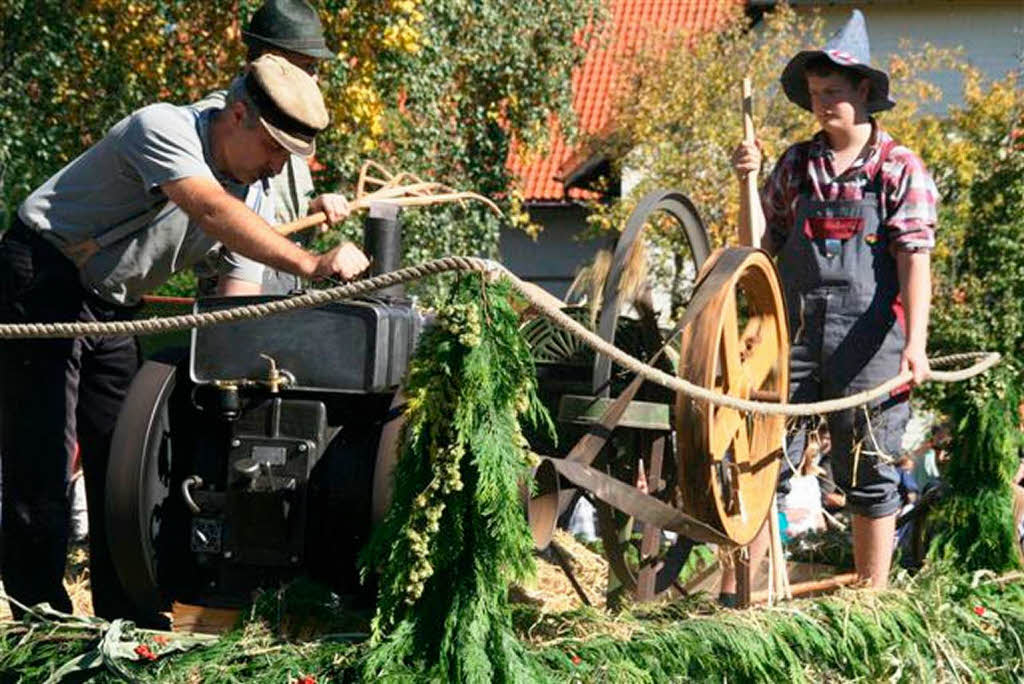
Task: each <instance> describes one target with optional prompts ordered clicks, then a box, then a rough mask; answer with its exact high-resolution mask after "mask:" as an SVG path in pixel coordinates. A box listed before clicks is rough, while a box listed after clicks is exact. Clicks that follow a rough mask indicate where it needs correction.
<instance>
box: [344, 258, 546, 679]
mask: <svg viewBox="0 0 1024 684" xmlns="http://www.w3.org/2000/svg"><path fill="white" fill-rule="evenodd" d="M510 297H511V288H510V287H508V286H507V284H505V283H487V282H486V280H484V278H483V277H481V276H477V275H473V276H467V277H463V278H461V279H460V280H459V281H458V283H457V284H456V286H455V287H454V288H453V291H452V297H451V300H450V301H449V302H448V304H447V305H446V306H444V307H442V308H441V310H440V311H439V312H438V317H437V322H436V325H434V326H433V327H432V328H431V329H430V330H429V331H427V332H426V333H425V334H424V335H423V337H422V338H421V341H420V344H419V347H418V349H417V353H416V357H415V358H414V360H413V362H412V364H411V366H410V373H409V379H408V383H407V386H406V388H405V393H406V396H407V397H408V405H407V410H406V424H405V428H404V433H403V435H404V438H403V442H402V448H401V453H400V455H399V460H398V463H397V466H396V468H395V474H394V486H395V489H394V500H393V503H392V505H391V508H390V510H389V511H388V514H387V515H386V517H385V519H384V521H383V523H382V525H381V526H380V527H379V528H378V530H376V531H375V533H374V535H373V536H372V538H371V540H370V542H369V544H368V546H367V548H366V549H365V551H364V553H363V557H362V558H363V565H364V570H365V571H372V570H377V571H378V572H379V575H380V584H379V586H380V590H379V596H378V603H377V614H376V617H375V618H374V622H373V627H372V637H371V649H370V651H369V653H368V655H367V657H366V660H365V666H364V675H365V676H366V677H367V678H377V677H380V676H388V675H398V674H408V673H410V672H412V671H418V672H419V673H420V674H426V675H427V676H428V677H429V678H437V679H440V680H443V681H460V682H493V681H510V682H512V681H535V680H536V679H537V674H538V673H537V672H536V671H535V668H533V667H532V666H531V664H530V662H529V661H528V660H527V659H526V657H525V652H524V650H523V648H522V646H521V644H520V643H519V641H518V640H517V638H516V636H515V634H514V632H513V630H512V623H511V617H510V615H509V611H508V606H507V594H508V586H509V584H510V583H512V582H518V581H522V580H524V579H526V578H527V577H529V576H530V575H532V573H533V572H534V565H533V556H532V547H533V544H532V539H531V536H530V531H529V528H528V526H527V523H526V519H525V516H524V514H523V510H522V505H521V497H520V487H521V485H522V483H523V482H524V481H526V480H527V478H528V477H529V473H530V468H531V466H533V465H535V461H534V460H533V459H534V458H535V457H534V456H533V455H532V454H531V452H530V450H529V448H528V445H527V443H526V440H525V438H524V437H523V433H522V428H521V425H520V420H521V419H526V420H529V421H532V422H535V423H536V422H541V423H546V424H547V425H548V427H549V428H553V426H551V424H550V418H549V417H548V416H547V413H546V411H545V410H544V408H543V407H542V406H541V405H540V402H539V401H538V399H537V395H536V372H535V369H534V366H533V360H532V356H531V354H530V349H529V347H528V346H527V344H526V342H525V341H524V340H523V338H522V336H521V335H520V334H519V321H518V317H517V315H516V313H515V311H514V310H513V308H512V305H511V302H510Z"/></svg>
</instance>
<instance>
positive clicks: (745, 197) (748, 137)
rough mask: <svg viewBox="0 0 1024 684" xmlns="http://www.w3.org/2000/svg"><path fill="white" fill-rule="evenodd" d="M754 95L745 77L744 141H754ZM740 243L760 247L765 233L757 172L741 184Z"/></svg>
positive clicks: (750, 174)
mask: <svg viewBox="0 0 1024 684" xmlns="http://www.w3.org/2000/svg"><path fill="white" fill-rule="evenodd" d="M755 140H756V135H755V134H754V95H753V90H752V87H751V84H750V79H749V78H744V79H743V141H744V142H748V143H753V142H754V141H755ZM740 224H741V225H740V243H741V244H743V245H745V246H748V247H760V246H761V236H762V235H764V229H765V221H764V212H763V211H762V210H761V196H760V195H759V194H758V191H757V172H755V171H752V172H750V173H748V174H747V175H746V176H745V177H744V178H743V179H742V181H741V184H740Z"/></svg>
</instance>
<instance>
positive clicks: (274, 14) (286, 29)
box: [242, 0, 334, 59]
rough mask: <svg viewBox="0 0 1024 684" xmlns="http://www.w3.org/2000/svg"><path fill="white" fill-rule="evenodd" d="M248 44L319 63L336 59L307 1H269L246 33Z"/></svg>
mask: <svg viewBox="0 0 1024 684" xmlns="http://www.w3.org/2000/svg"><path fill="white" fill-rule="evenodd" d="M242 36H243V37H244V38H245V42H246V43H247V44H249V45H252V44H253V43H254V42H258V43H265V44H267V45H270V46H272V47H276V48H281V49H284V50H289V51H291V52H297V53H299V54H300V55H306V56H308V57H316V58H317V59H333V58H334V53H333V52H331V51H330V50H329V49H328V48H327V43H326V41H324V27H323V25H322V24H321V23H320V17H318V16H317V14H316V10H315V9H313V8H312V7H310V6H309V4H308V3H306V2H304V1H303V0H267V2H265V3H263V5H262V6H261V7H260V8H259V9H258V10H256V13H255V14H253V15H252V19H250V20H249V26H248V27H247V28H246V30H244V31H242Z"/></svg>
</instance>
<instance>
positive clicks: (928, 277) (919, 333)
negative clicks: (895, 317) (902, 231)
mask: <svg viewBox="0 0 1024 684" xmlns="http://www.w3.org/2000/svg"><path fill="white" fill-rule="evenodd" d="M896 268H897V272H898V275H899V280H900V296H901V298H902V299H903V308H904V312H905V314H906V318H907V330H906V333H907V346H908V347H911V346H915V347H919V348H921V349H924V348H926V347H927V344H928V313H929V310H930V309H931V303H932V272H931V255H930V254H929V253H928V252H901V251H897V252H896Z"/></svg>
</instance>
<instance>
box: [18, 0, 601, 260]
mask: <svg viewBox="0 0 1024 684" xmlns="http://www.w3.org/2000/svg"><path fill="white" fill-rule="evenodd" d="M313 4H314V5H316V6H317V7H318V9H319V12H320V16H321V19H322V21H323V24H324V27H325V31H326V33H327V42H328V45H330V46H331V47H332V48H333V49H334V50H335V51H336V52H337V54H338V58H337V59H336V60H332V61H331V62H329V63H325V64H323V65H322V68H321V70H320V79H321V81H320V82H321V85H322V88H323V90H324V94H325V99H326V101H327V103H328V107H329V109H330V113H331V121H332V125H331V127H330V129H329V130H328V131H327V132H326V133H325V134H324V135H322V136H321V138H320V140H319V144H318V152H317V159H316V166H317V172H316V174H315V178H316V181H317V183H318V185H319V188H320V189H321V190H324V191H326V190H332V191H333V190H339V191H341V192H345V193H349V192H351V191H352V190H353V189H354V185H355V181H356V177H357V173H358V169H359V167H360V165H361V164H362V162H363V161H364V160H366V159H373V160H375V161H378V162H380V163H383V164H384V165H386V166H388V167H390V168H392V169H395V170H401V171H408V172H412V173H415V174H418V175H421V176H423V177H424V178H428V179H430V180H435V181H440V182H443V183H446V184H448V185H450V186H452V187H456V188H464V189H471V190H474V191H477V192H480V193H483V194H486V195H489V196H492V197H497V198H498V199H499V201H501V202H503V205H504V207H503V208H505V209H506V210H507V211H506V214H507V216H509V217H510V219H506V220H513V221H522V220H523V216H524V215H523V213H522V211H521V209H520V208H519V204H518V202H517V200H516V197H515V195H514V193H510V192H509V188H510V187H511V185H512V184H511V178H510V176H509V171H508V169H507V167H506V160H507V158H508V154H509V150H510V146H511V145H512V141H513V140H516V141H518V144H521V145H524V146H525V147H530V146H532V145H542V144H543V143H545V142H546V141H547V138H548V125H549V123H550V122H551V120H552V119H557V120H559V121H560V122H562V124H563V128H565V129H566V130H570V131H571V130H572V121H573V117H572V112H571V107H570V85H569V84H570V72H571V70H572V68H573V67H574V66H575V65H576V64H578V63H579V61H580V60H581V59H582V57H583V55H584V53H585V49H586V45H587V41H588V40H589V39H590V38H589V37H590V36H591V35H593V33H594V31H595V30H596V29H598V28H599V26H600V23H601V16H602V14H601V5H602V4H601V3H600V2H599V0H548V1H545V2H517V3H509V2H504V1H503V0H477V1H471V0H434V1H430V2H428V1H427V0H325V1H323V2H320V3H316V2H314V3H313ZM258 6H259V1H258V0H233V1H232V2H223V3H221V2H218V3H209V2H199V1H198V0H73V1H72V2H65V1H63V0H6V1H5V2H3V3H0V217H5V216H8V215H9V214H10V212H13V211H14V209H15V208H16V207H17V204H18V203H19V202H20V201H21V200H22V199H23V198H24V197H25V196H26V195H27V193H28V192H30V191H31V190H32V189H33V188H34V187H36V186H37V185H39V184H40V183H41V182H42V181H44V180H45V179H46V178H47V177H49V176H50V175H51V174H52V173H54V172H55V171H57V170H58V169H59V168H60V167H61V166H62V165H64V164H66V163H67V162H68V161H70V160H71V159H73V158H74V157H75V156H77V155H78V154H80V153H81V151H82V150H83V149H85V148H86V147H87V146H88V145H90V144H91V143H93V142H95V141H96V140H98V139H99V138H100V137H102V135H103V133H104V132H105V131H106V130H107V128H109V127H110V126H111V125H112V124H113V123H114V122H116V121H117V120H118V119H120V118H121V117H123V116H125V115H126V114H128V113H130V112H131V111H132V110H134V109H137V108H138V107H141V106H143V105H146V104H149V103H152V102H155V101H161V100H162V101H169V102H173V103H188V102H191V101H194V100H197V99H199V98H200V97H202V96H203V95H204V94H205V93H207V92H209V91H211V90H213V89H216V88H223V87H225V86H226V85H227V83H228V82H229V81H230V80H231V78H232V77H233V76H234V75H235V74H236V73H237V72H238V70H239V68H240V67H241V65H242V63H243V60H244V46H243V44H242V41H241V36H240V32H241V28H242V27H243V26H244V25H245V23H246V22H247V21H248V17H250V16H251V15H252V13H253V12H254V11H255V9H256V8H257V7H258ZM3 220H4V219H3V218H0V221H3ZM500 225H501V224H500V220H499V219H497V218H495V217H493V216H491V215H489V214H488V212H487V211H486V210H482V209H480V208H478V207H473V206H466V207H459V206H454V207H447V208H435V209H431V210H429V211H409V212H407V213H406V215H405V218H404V226H405V230H404V237H405V249H406V260H407V261H410V262H413V261H420V260H423V259H426V258H429V257H433V256H439V255H445V254H481V253H482V254H487V255H492V254H494V253H495V252H496V249H497V244H498V231H499V227H500ZM2 227H3V224H2V223H0V228H2ZM358 231H359V222H358V220H351V221H349V223H348V224H347V225H346V226H344V227H343V229H342V230H341V231H339V232H337V233H336V234H333V235H331V236H329V238H328V239H329V240H331V241H334V240H338V239H340V238H341V237H343V236H345V237H352V236H353V235H355V234H357V233H358Z"/></svg>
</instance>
